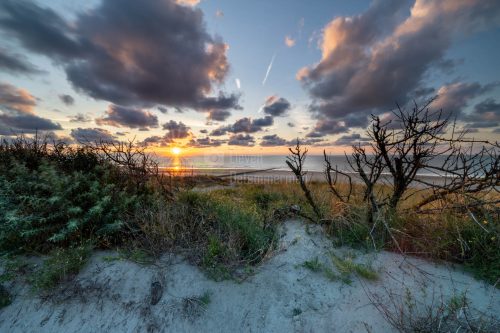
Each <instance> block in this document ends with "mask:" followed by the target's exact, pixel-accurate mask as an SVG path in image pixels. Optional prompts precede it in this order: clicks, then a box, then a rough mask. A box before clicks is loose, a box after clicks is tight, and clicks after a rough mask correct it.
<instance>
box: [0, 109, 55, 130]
mask: <svg viewBox="0 0 500 333" xmlns="http://www.w3.org/2000/svg"><path fill="white" fill-rule="evenodd" d="M0 125H3V126H2V127H7V128H10V129H12V130H13V131H14V132H16V133H18V132H22V133H34V132H35V131H52V130H60V129H62V127H61V125H59V124H58V123H55V122H53V121H52V120H50V119H46V118H42V117H39V116H36V115H34V114H26V113H21V114H17V115H9V114H5V113H0Z"/></svg>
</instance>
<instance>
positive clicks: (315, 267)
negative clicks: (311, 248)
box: [302, 257, 323, 272]
mask: <svg viewBox="0 0 500 333" xmlns="http://www.w3.org/2000/svg"><path fill="white" fill-rule="evenodd" d="M302 267H305V268H307V269H309V270H311V271H313V272H319V271H321V270H322V269H323V265H322V264H321V263H320V262H319V260H318V257H316V258H314V259H312V260H306V261H304V263H303V264H302Z"/></svg>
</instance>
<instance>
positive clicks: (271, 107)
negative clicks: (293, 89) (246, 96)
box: [262, 96, 291, 117]
mask: <svg viewBox="0 0 500 333" xmlns="http://www.w3.org/2000/svg"><path fill="white" fill-rule="evenodd" d="M290 108H291V105H290V102H288V100H286V99H285V98H283V97H280V98H278V97H277V96H271V97H268V98H267V100H266V102H265V104H264V107H263V108H262V110H263V111H264V113H265V114H267V115H270V116H273V117H280V116H283V115H284V114H285V113H286V112H287V111H288V110H290Z"/></svg>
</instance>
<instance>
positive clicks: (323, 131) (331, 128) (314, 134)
mask: <svg viewBox="0 0 500 333" xmlns="http://www.w3.org/2000/svg"><path fill="white" fill-rule="evenodd" d="M348 131H349V128H348V127H347V126H346V125H345V123H344V122H341V121H337V120H331V119H321V120H319V121H318V122H317V123H316V126H315V127H314V128H313V130H312V131H311V132H310V133H308V134H307V135H306V137H308V138H320V137H323V136H325V135H329V134H339V133H345V132H348Z"/></svg>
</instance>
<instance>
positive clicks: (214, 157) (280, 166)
mask: <svg viewBox="0 0 500 333" xmlns="http://www.w3.org/2000/svg"><path fill="white" fill-rule="evenodd" d="M286 158H287V156H286V155H228V154H216V153H213V154H205V155H195V156H182V157H159V158H158V161H159V164H160V167H163V168H174V169H181V170H196V171H198V173H199V171H202V170H207V171H208V170H211V169H212V170H213V169H217V170H225V169H227V170H240V169H242V170H271V169H272V170H275V171H289V170H290V169H289V168H288V166H287V164H286ZM445 158H446V156H438V157H437V158H436V159H435V160H434V161H433V163H434V164H435V165H440V163H442V162H443V161H444V159H445ZM329 159H330V162H331V164H332V166H334V167H335V166H336V167H337V168H338V169H339V170H340V171H343V172H346V173H354V172H353V170H352V169H351V168H350V166H349V164H348V163H347V160H346V156H345V155H331V156H329ZM324 168H325V161H324V157H323V155H308V156H306V160H305V162H304V170H305V171H309V172H323V170H324ZM418 175H419V176H426V177H442V176H444V175H442V174H439V173H437V172H436V171H434V170H421V171H420V172H419V173H418Z"/></svg>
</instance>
